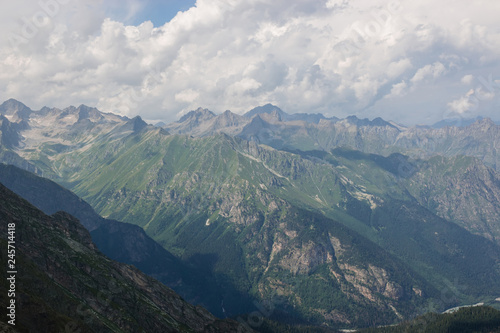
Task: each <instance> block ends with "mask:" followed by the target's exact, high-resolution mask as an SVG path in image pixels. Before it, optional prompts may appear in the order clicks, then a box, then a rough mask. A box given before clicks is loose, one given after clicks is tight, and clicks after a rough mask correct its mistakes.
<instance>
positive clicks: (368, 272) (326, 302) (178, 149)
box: [16, 109, 500, 327]
mask: <svg viewBox="0 0 500 333" xmlns="http://www.w3.org/2000/svg"><path fill="white" fill-rule="evenodd" d="M76 111H77V110H72V109H71V110H68V111H67V112H66V113H65V114H67V115H72V117H73V118H74V115H75V114H76V113H75V112H76ZM81 111H82V110H80V111H78V112H81ZM51 112H53V113H54V114H58V113H57V112H59V111H57V110H55V111H54V110H53V111H51ZM275 116H276V114H269V115H263V116H262V117H263V118H262V117H255V118H253V120H251V122H250V123H249V124H248V126H250V125H251V126H254V127H256V129H257V130H260V129H259V126H260V127H261V129H262V133H263V134H265V135H267V139H269V140H270V141H269V142H268V143H269V144H272V145H274V146H276V141H275V140H276V138H277V137H278V136H279V135H281V138H280V140H282V141H283V140H284V141H286V142H289V143H290V145H288V146H286V145H281V146H280V148H282V149H283V148H284V147H288V148H287V149H288V150H289V151H287V152H285V151H279V150H275V149H273V148H271V147H269V146H265V145H258V144H256V143H255V142H252V141H245V140H242V139H238V138H234V137H230V136H228V135H224V134H221V135H214V136H207V137H203V138H193V137H190V136H187V135H183V136H182V135H169V134H168V133H167V132H166V131H165V130H163V129H160V128H152V127H148V126H145V125H144V124H143V123H141V121H140V120H139V119H135V120H124V119H121V120H119V121H118V120H113V121H115V123H113V124H114V125H113V126H112V129H111V130H109V129H108V131H107V132H106V130H105V129H106V126H104V125H105V124H104V123H103V124H100V123H99V121H98V120H96V121H95V122H94V123H93V121H92V120H90V119H88V121H86V122H85V124H87V125H86V126H88V127H89V128H91V129H92V130H93V131H94V134H95V135H94V136H92V137H89V136H86V135H85V134H84V133H82V132H78V131H77V129H76V128H75V126H76V125H75V124H76V123H74V124H73V125H71V124H70V125H67V126H66V125H64V124H65V123H64V122H62V120H58V121H60V122H61V126H63V128H64V126H66V132H68V133H70V134H71V133H73V134H75V135H76V136H75V137H76V138H77V139H75V140H74V141H71V140H72V139H71V138H72V136H71V135H69V134H68V133H66V132H65V131H64V130H60V131H59V132H57V131H56V132H55V133H56V134H52V136H49V137H46V138H44V139H43V140H44V142H43V144H40V145H38V146H36V145H35V143H34V141H33V140H31V141H30V142H29V143H30V144H31V146H30V147H31V148H30V149H31V150H29V149H28V150H27V149H25V148H18V149H17V150H16V152H17V153H18V154H19V156H21V157H22V158H24V159H25V160H26V161H27V162H29V163H30V164H31V165H33V166H34V167H36V168H37V169H38V170H41V171H43V172H44V174H46V175H49V176H50V177H51V178H52V179H54V180H57V181H58V182H59V183H60V184H63V185H64V186H65V187H67V188H69V189H71V190H73V191H75V193H77V194H78V195H80V196H81V197H83V198H84V199H85V200H87V201H88V202H89V203H90V204H91V206H92V207H93V208H94V209H96V211H97V212H98V213H99V214H102V215H103V216H106V217H107V218H111V219H117V220H122V221H125V222H129V223H134V224H137V225H138V226H140V227H142V228H144V230H145V231H146V232H147V234H148V235H149V236H151V237H152V238H154V239H155V240H156V241H157V242H159V243H160V244H161V245H162V246H163V247H164V248H165V249H167V250H168V251H170V252H171V253H173V254H174V255H175V256H177V257H178V258H181V259H182V260H184V261H187V262H189V263H191V264H195V265H197V266H198V268H199V269H200V270H202V271H204V272H206V273H207V274H214V275H215V276H216V288H217V289H220V290H222V296H223V303H222V302H221V309H222V308H223V309H224V310H223V312H224V313H225V314H227V315H233V314H239V313H242V312H248V311H252V310H253V307H252V304H251V298H252V297H253V298H257V299H258V300H261V301H262V300H270V301H271V302H274V303H276V304H278V303H279V306H278V307H277V308H279V310H277V312H276V313H275V315H276V316H281V315H283V313H284V314H286V315H287V316H288V318H290V317H293V318H297V319H298V320H306V321H310V322H312V323H315V324H326V325H330V326H335V327H352V326H357V325H361V326H363V325H374V324H380V323H391V322H394V321H396V320H398V318H406V317H408V316H410V315H411V314H414V313H417V312H419V311H427V310H429V309H444V308H448V307H451V306H454V305H457V304H461V303H466V304H470V303H471V302H475V301H481V300H484V299H491V298H495V297H498V294H499V293H500V282H499V281H500V279H499V277H500V266H499V263H500V248H499V245H498V244H495V243H494V242H492V240H496V239H497V238H496V237H497V235H496V229H495V226H496V223H495V221H497V220H496V217H497V216H498V215H497V214H498V212H497V210H496V208H495V207H496V201H495V200H497V199H496V198H498V197H499V196H498V193H500V188H499V186H498V182H497V181H496V179H497V178H496V177H497V176H496V174H495V173H494V172H493V171H492V170H490V169H488V168H484V167H482V164H480V163H477V161H476V160H473V159H467V158H465V159H462V158H460V157H455V158H447V159H445V158H442V159H440V158H434V159H429V160H421V161H420V160H411V159H408V158H407V157H405V156H404V155H401V154H398V153H395V154H392V155H389V156H387V157H384V156H381V155H376V154H368V153H363V152H361V151H358V150H352V149H351V148H346V147H344V148H339V147H337V145H340V144H341V143H342V142H344V143H345V144H346V145H348V146H351V147H354V148H356V149H360V150H366V151H371V150H373V151H377V152H378V153H388V152H393V151H400V150H401V149H400V148H401V147H407V148H409V149H410V151H411V154H412V155H413V156H419V155H422V156H426V155H427V153H425V152H422V154H420V153H419V149H420V148H419V147H422V145H424V146H429V147H433V144H432V142H431V141H432V140H431V139H429V138H427V137H425V138H424V139H425V140H424V139H422V140H423V141H422V142H420V143H419V144H418V145H417V146H415V145H413V143H414V142H413V141H414V139H415V137H414V136H412V138H410V137H407V136H406V135H407V134H408V135H410V134H411V133H410V132H408V133H406V134H405V135H403V137H399V136H400V134H401V133H400V129H398V128H396V127H394V126H393V125H391V124H388V123H385V122H383V121H381V120H380V121H379V120H377V121H375V120H374V121H373V122H369V123H366V124H365V123H364V120H359V119H354V118H348V119H346V120H343V121H336V122H335V126H336V127H335V128H336V132H335V133H334V132H331V133H330V134H332V133H333V134H332V135H334V136H335V137H334V138H332V137H329V136H328V135H327V133H326V132H325V133H320V132H318V133H316V134H314V135H315V137H316V138H317V139H318V140H320V139H321V140H326V141H328V142H329V143H328V144H327V145H326V146H320V147H318V148H317V149H322V150H315V151H301V150H297V148H301V149H311V147H315V142H313V141H311V142H310V141H308V140H309V139H308V137H309V138H311V137H313V136H312V134H310V133H309V132H308V131H310V130H311V131H314V130H315V129H314V128H311V129H309V128H306V131H304V128H303V127H301V126H299V125H300V124H299V123H297V124H292V125H293V126H291V127H287V126H288V125H290V124H288V125H286V124H285V125H286V126H285V125H284V124H279V122H280V120H279V119H275V120H272V119H271V118H273V117H275ZM65 117H66V118H65ZM67 117H69V116H66V115H65V116H64V117H63V118H61V119H63V120H64V119H66V120H64V121H65V122H66V123H70V118H67ZM73 118H71V119H73ZM212 118H213V117H212ZM57 119H59V118H57ZM113 119H114V118H113ZM259 119H260V120H261V121H260V123H259ZM79 121H80V120H78V121H77V122H79ZM268 121H271V125H272V126H270V125H269V124H270V123H269V122H268ZM89 122H90V123H89ZM266 123H267V124H266ZM481 124H482V123H481ZM481 124H479V125H477V126H476V127H477V128H476V129H477V130H478V131H480V130H481V129H482V128H483V127H484V126H486V125H488V124H486V123H485V124H482V125H481ZM80 125H81V124H80ZM80 125H78V126H80ZM136 125H137V126H136ZM330 125H332V124H330ZM330 125H329V124H325V123H324V122H322V120H320V121H319V122H318V124H317V127H321V126H323V127H324V130H325V131H331V130H332V129H328V126H330ZM483 125H484V126H483ZM78 126H76V127H78ZM103 126H104V127H103ZM307 126H313V124H310V125H307ZM307 126H306V127H307ZM314 126H315V125H314ZM314 126H313V127H314ZM325 126H326V127H325ZM332 126H333V125H332ZM387 126H388V127H390V129H391V130H390V131H385V130H384V127H387ZM482 126H483V127H482ZM471 128H472V127H471ZM471 128H469V129H467V130H464V131H465V132H460V133H462V134H463V135H466V134H467V133H468V132H467V131H468V130H470V129H471ZM474 128H475V127H473V128H472V129H474ZM248 129H249V128H247V130H248ZM35 130H38V131H40V130H41V129H40V128H38V129H35ZM275 130H276V131H275ZM487 130H488V131H486V132H488V133H490V134H488V135H493V136H495V133H494V131H495V128H493V127H492V128H487ZM273 131H274V132H273ZM287 131H288V132H287ZM457 131H458V130H457ZM460 131H462V130H460ZM23 133H26V135H29V134H30V133H31V134H32V133H33V130H32V131H31V132H23ZM37 133H38V132H37ZM287 133H288V134H289V135H295V134H297V135H296V136H293V137H290V140H289V141H288V136H287V135H288V134H287ZM419 133H420V132H419ZM447 133H448V132H447ZM450 133H451V132H450ZM77 134H78V135H77ZM285 134H287V135H285ZM382 134H383V135H387V136H389V137H391V138H392V139H395V137H399V139H398V140H402V141H398V142H399V146H398V147H396V148H394V147H392V146H391V145H387V142H386V141H384V140H385V139H384V138H385V137H383V138H382V139H380V136H381V135H382ZM417 134H418V133H417ZM417 134H415V135H417ZM420 134H422V133H420ZM420 134H418V135H420ZM438 134H439V133H438ZM438 134H436V135H438ZM411 135H413V134H411ZM447 135H448V134H447ZM249 139H250V140H254V139H256V138H254V137H252V136H250V137H249ZM57 140H66V141H65V145H64V147H61V146H54V144H56V145H57ZM294 140H295V141H294ZM405 140H409V141H407V142H406V141H405ZM284 141H283V142H284ZM417 141H418V140H417ZM445 141H446V140H445ZM266 142H267V141H266ZM405 142H406V143H405ZM462 143H463V142H462ZM406 144H407V146H405V145H406ZM436 144H437V143H436ZM459 146H460V144H458V146H457V145H455V146H454V147H456V149H455V148H454V150H453V151H447V152H446V153H447V154H449V155H456V153H458V152H460V151H461V150H460V149H459V148H460V147H459ZM308 147H309V148H308ZM334 147H336V148H335V149H333V150H329V149H330V148H334ZM439 147H441V148H442V149H445V148H446V147H451V146H450V145H447V143H446V144H445V143H442V142H441V143H439ZM393 148H394V150H393ZM441 148H439V149H441ZM405 149H406V148H405ZM474 149H475V148H474ZM474 165H476V167H474ZM467 172H469V174H468V176H466V177H463V175H467ZM427 179H430V180H431V182H432V184H427ZM456 185H459V186H460V187H461V189H459V190H458V191H457V190H456V189H454V187H456ZM460 191H461V192H460ZM455 200H459V202H460V204H459V205H457V204H453V203H454V201H455ZM481 203H487V204H484V205H483V204H481ZM467 207H473V209H471V210H470V211H467ZM468 213H469V215H467V214H468ZM481 223H482V224H481ZM471 232H473V233H476V234H477V235H473V234H471ZM479 235H480V236H479ZM450 285H451V287H450ZM228 290H230V291H231V292H229V291H228ZM318 290H320V291H325V292H321V293H319V292H318ZM446 292H448V293H449V292H451V294H452V295H451V296H450V295H446V297H443V294H446ZM221 301H222V300H221ZM432 304H434V305H432Z"/></svg>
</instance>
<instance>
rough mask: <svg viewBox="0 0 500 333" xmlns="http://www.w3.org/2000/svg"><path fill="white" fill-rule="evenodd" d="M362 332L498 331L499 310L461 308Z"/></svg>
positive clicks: (448, 332) (499, 330)
mask: <svg viewBox="0 0 500 333" xmlns="http://www.w3.org/2000/svg"><path fill="white" fill-rule="evenodd" d="M360 332H362V333H401V332H404V333H414V332H415V333H417V332H419V333H427V332H428V333H476V332H477V333H480V332H481V333H482V332H484V333H486V332H488V333H500V311H498V310H496V309H494V308H492V307H489V306H478V307H467V308H461V309H460V310H458V311H457V312H454V313H449V314H435V313H430V314H426V315H423V316H420V317H417V318H415V319H413V320H411V321H409V322H404V323H401V324H399V325H397V326H389V327H381V328H370V329H365V330H362V331H360Z"/></svg>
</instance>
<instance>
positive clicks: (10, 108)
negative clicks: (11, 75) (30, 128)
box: [0, 98, 32, 120]
mask: <svg viewBox="0 0 500 333" xmlns="http://www.w3.org/2000/svg"><path fill="white" fill-rule="evenodd" d="M31 112H32V110H31V109H30V108H29V107H27V106H26V105H24V104H23V103H21V102H19V101H18V100H15V99H13V98H10V99H8V100H6V101H5V102H3V103H2V105H0V114H2V115H4V116H5V115H6V116H12V115H14V114H16V113H17V115H18V117H19V118H21V119H23V120H24V119H25V118H26V117H28V116H29V114H30V113H31Z"/></svg>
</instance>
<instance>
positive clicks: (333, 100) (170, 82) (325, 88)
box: [0, 0, 500, 125]
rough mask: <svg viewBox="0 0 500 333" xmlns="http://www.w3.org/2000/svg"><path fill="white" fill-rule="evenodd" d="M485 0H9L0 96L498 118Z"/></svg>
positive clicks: (140, 111) (162, 113) (103, 104)
mask: <svg viewBox="0 0 500 333" xmlns="http://www.w3.org/2000/svg"><path fill="white" fill-rule="evenodd" d="M499 14H500V1H496V0H440V1H436V0H432V1H431V0H420V1H407V0H399V1H392V2H391V1H390V0H389V1H385V0H313V1H311V0H287V1H285V0H197V1H181V0H166V1H161V0H142V1H139V0H18V1H2V3H1V4H0V29H1V30H2V32H3V33H2V34H1V36H0V100H1V101H3V100H7V99H9V98H15V99H17V100H19V101H21V102H23V103H24V104H26V105H27V106H29V107H31V108H32V109H34V110H37V109H40V108H42V107H43V106H49V107H58V108H64V107H67V106H69V105H75V106H78V105H80V104H85V105H88V106H94V107H97V108H98V109H99V110H101V111H104V112H114V113H118V114H121V115H125V116H129V117H134V116H136V115H140V116H141V117H142V118H143V119H145V120H148V121H151V122H154V121H164V122H171V121H175V120H177V119H178V118H179V117H180V116H182V115H183V114H185V113H187V112H189V111H190V110H194V109H196V108H198V107H203V108H208V109H210V110H212V111H214V112H216V113H221V112H224V111H225V110H231V111H233V112H235V113H239V114H242V113H244V112H247V111H249V110H250V109H252V108H254V107H256V106H259V105H264V104H267V103H271V104H274V105H277V106H279V107H280V108H281V109H282V110H284V111H286V112H288V113H296V112H307V113H323V114H324V115H326V116H336V117H339V118H343V117H346V116H348V115H356V116H358V117H360V118H369V119H373V118H376V117H382V118H384V119H386V120H392V121H395V122H398V123H401V124H404V125H414V124H433V123H435V122H438V121H441V120H443V119H448V118H451V119H469V118H476V117H478V116H483V117H490V118H492V119H494V120H496V121H498V120H500V21H499V20H498V16H499Z"/></svg>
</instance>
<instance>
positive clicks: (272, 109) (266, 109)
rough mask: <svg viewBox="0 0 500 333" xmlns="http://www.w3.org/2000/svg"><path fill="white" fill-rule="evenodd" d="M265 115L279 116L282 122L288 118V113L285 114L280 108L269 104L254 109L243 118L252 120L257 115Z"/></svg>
mask: <svg viewBox="0 0 500 333" xmlns="http://www.w3.org/2000/svg"><path fill="white" fill-rule="evenodd" d="M265 113H267V114H271V115H277V116H278V117H279V119H280V120H286V119H287V118H288V113H286V112H284V111H283V110H281V109H280V108H279V107H277V106H275V105H272V104H269V103H268V104H266V105H263V106H258V107H256V108H253V109H252V110H250V111H248V112H247V113H245V114H244V115H243V117H246V118H252V117H253V116H255V115H257V114H265Z"/></svg>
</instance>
